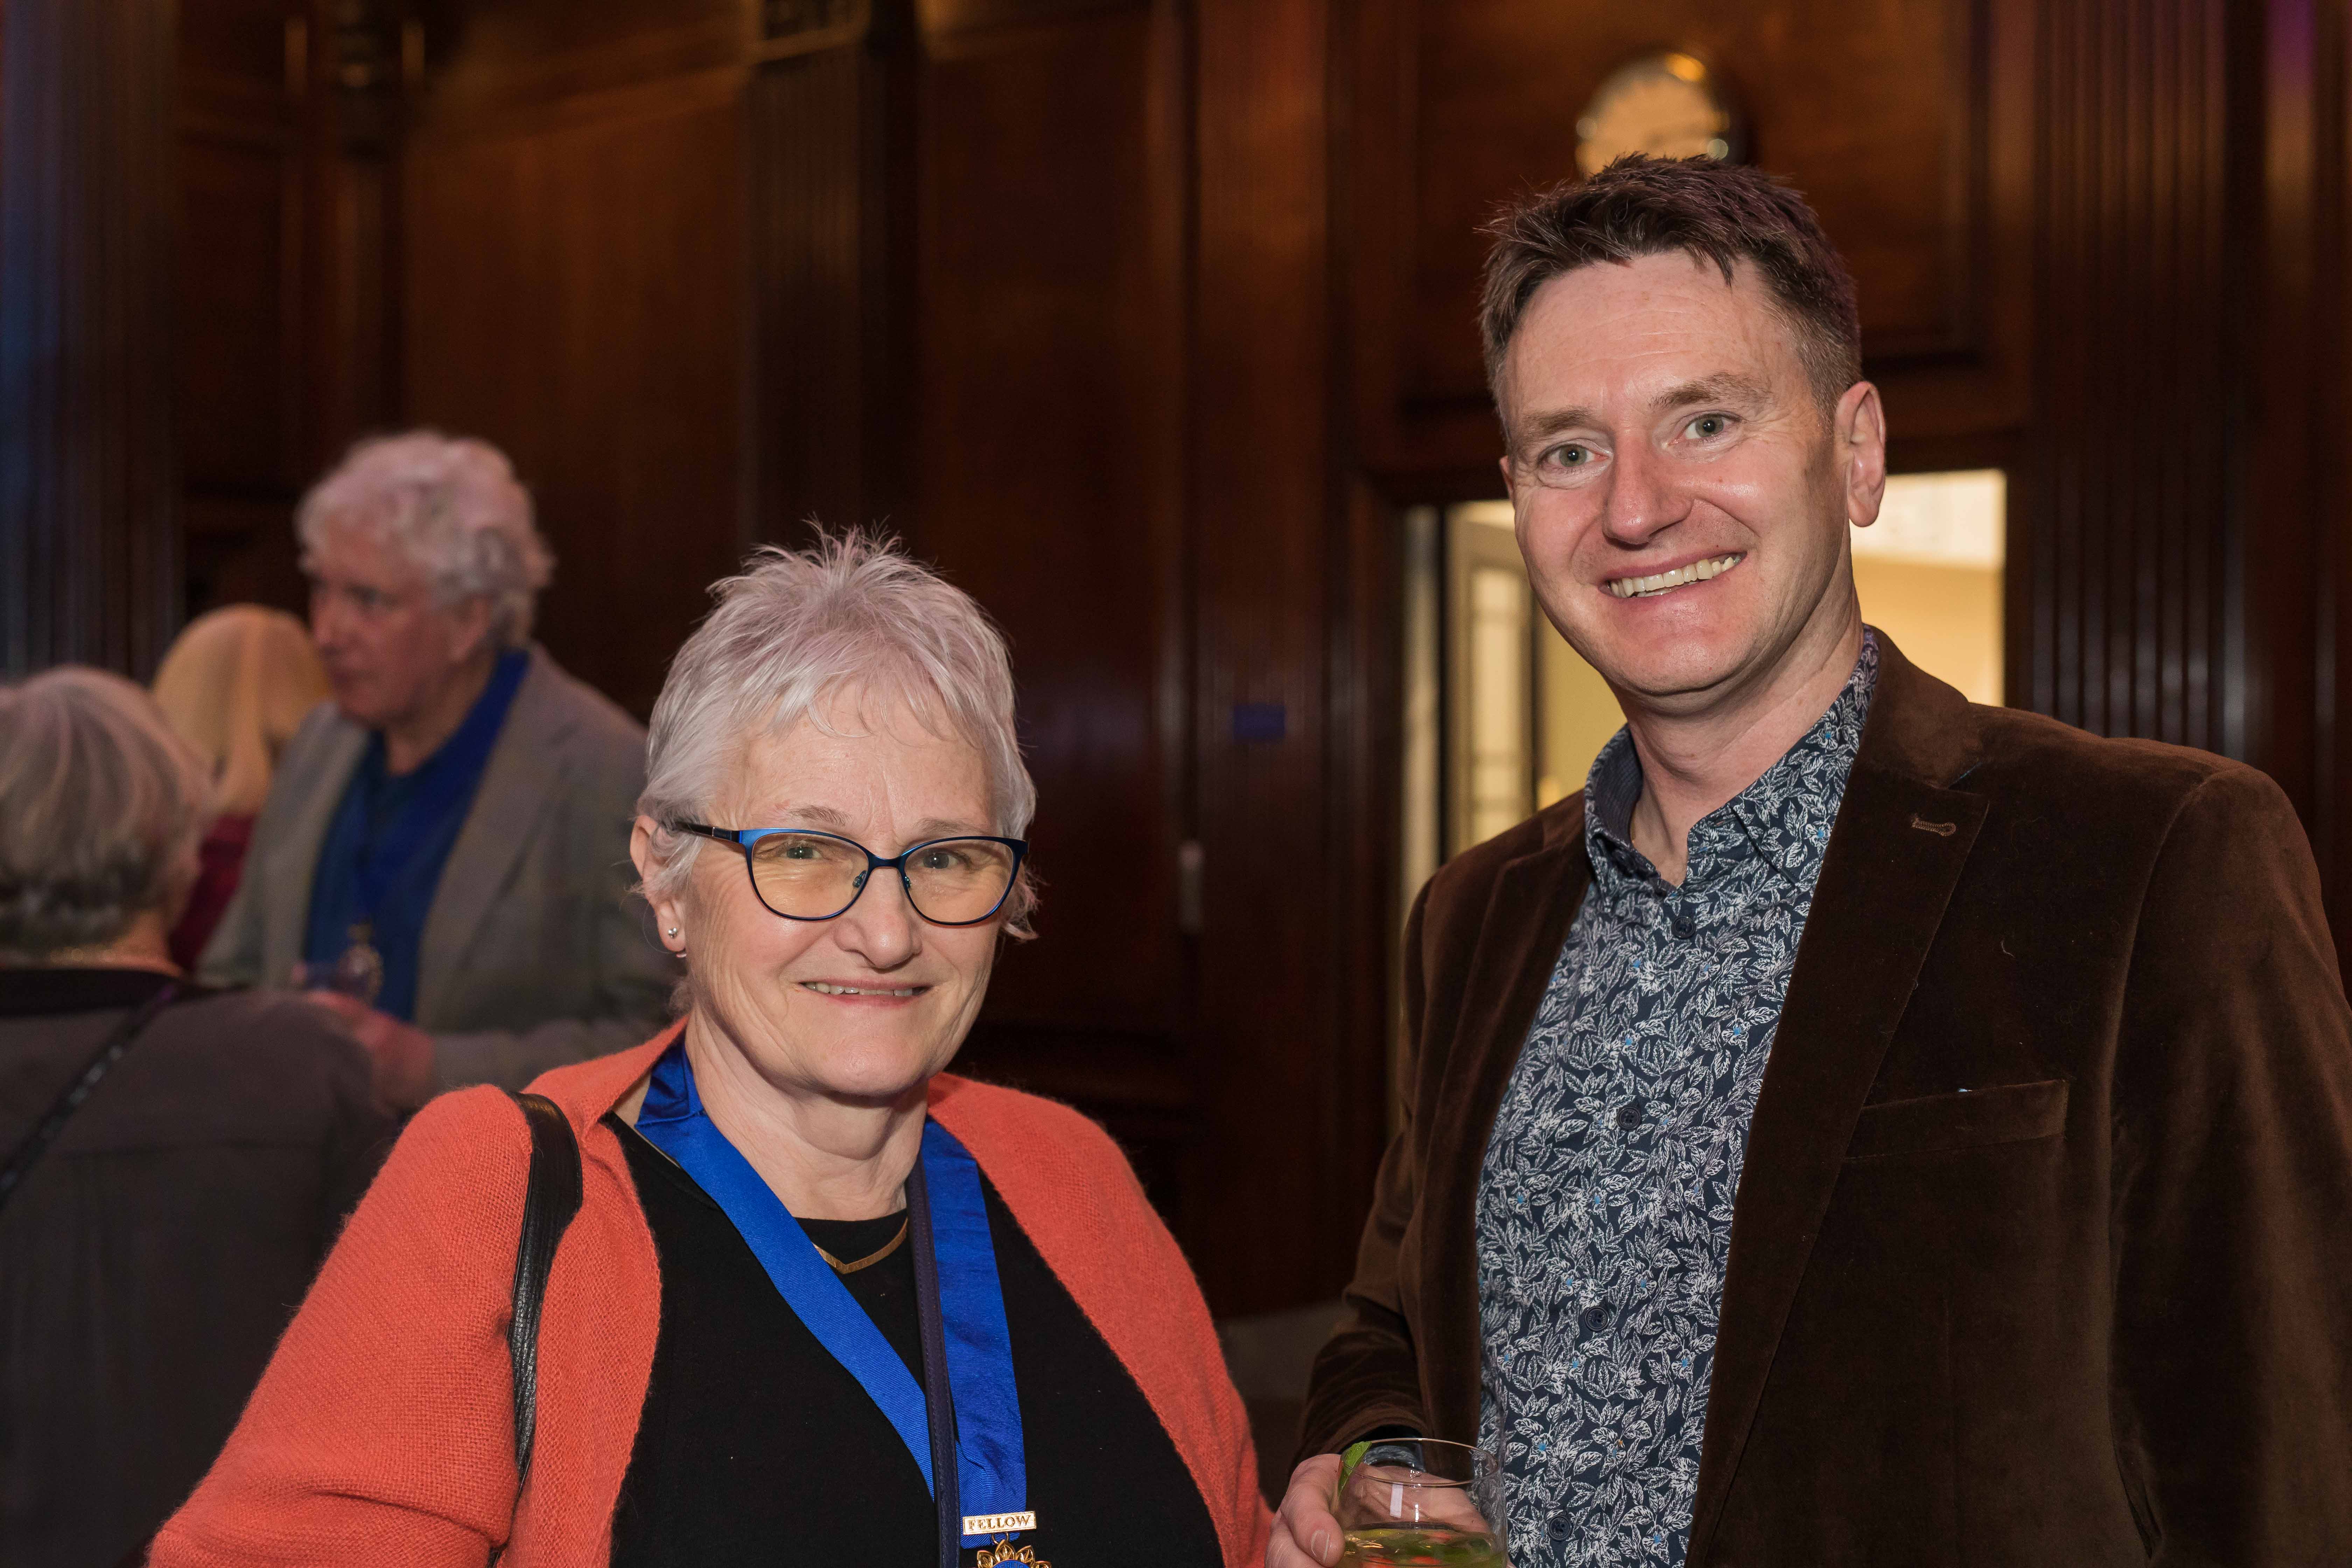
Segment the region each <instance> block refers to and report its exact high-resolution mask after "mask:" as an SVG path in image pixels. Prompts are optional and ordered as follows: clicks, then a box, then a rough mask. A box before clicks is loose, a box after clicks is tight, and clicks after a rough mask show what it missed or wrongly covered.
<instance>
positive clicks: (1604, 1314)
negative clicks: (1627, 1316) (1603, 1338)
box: [1576, 1301, 1609, 1334]
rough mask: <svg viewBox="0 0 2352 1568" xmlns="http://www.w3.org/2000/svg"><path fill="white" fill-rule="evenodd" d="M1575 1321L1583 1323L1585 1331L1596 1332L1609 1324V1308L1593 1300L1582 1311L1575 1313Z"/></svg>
mask: <svg viewBox="0 0 2352 1568" xmlns="http://www.w3.org/2000/svg"><path fill="white" fill-rule="evenodd" d="M1576 1321H1578V1322H1580V1323H1581V1324H1583V1325H1584V1331H1585V1332H1586V1333H1588V1334H1597V1333H1599V1332H1600V1331H1601V1330H1603V1329H1605V1328H1607V1327H1608V1326H1609V1309H1608V1308H1607V1307H1606V1306H1604V1305H1602V1304H1601V1302H1599V1301H1595V1302H1593V1303H1592V1305H1591V1306H1590V1307H1587V1308H1585V1309H1584V1310H1583V1311H1581V1312H1579V1313H1578V1314H1577V1315H1576Z"/></svg>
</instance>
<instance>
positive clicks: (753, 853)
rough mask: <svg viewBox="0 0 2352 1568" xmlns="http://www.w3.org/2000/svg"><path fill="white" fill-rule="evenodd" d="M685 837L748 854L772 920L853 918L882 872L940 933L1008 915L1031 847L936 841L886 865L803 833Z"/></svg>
mask: <svg viewBox="0 0 2352 1568" xmlns="http://www.w3.org/2000/svg"><path fill="white" fill-rule="evenodd" d="M676 826H677V830H678V831H679V832H681V833H693V834H698V835H699V836H701V837H704V838H713V839H717V840H718V841H719V843H721V844H732V845H734V846H735V847H737V848H738V849H740V850H741V851H742V852H743V867H744V869H745V870H747V871H749V872H750V873H751V891H752V892H753V893H754V894H755V895H757V896H758V898H759V900H760V902H761V904H763V905H765V906H766V907H767V909H768V911H769V912H770V913H771V914H778V915H782V917H783V918H784V919H786V920H788V921H829V920H832V919H834V918H835V916H837V915H844V914H847V913H848V912H849V906H850V905H852V904H854V903H856V901H857V896H858V895H859V894H860V893H863V892H864V891H865V890H866V879H867V878H869V877H871V876H873V874H874V873H875V872H877V871H896V872H897V873H898V885H899V886H900V887H901V888H904V889H906V890H907V902H908V904H910V905H912V906H913V907H914V910H915V912H916V913H917V914H919V915H920V916H922V917H923V919H925V920H927V921H929V922H930V923H931V924H933V925H937V926H976V925H979V924H981V923H982V921H987V920H989V919H991V918H992V917H993V916H994V915H995V913H996V911H997V910H1000V909H1002V908H1003V907H1004V900H1005V899H1006V898H1007V897H1009V896H1010V895H1011V894H1012V892H1013V879H1015V878H1016V877H1018V876H1020V875H1021V862H1022V861H1023V860H1024V859H1025V858H1027V857H1028V854H1029V842H1028V840H1026V839H1024V838H988V837H977V836H971V837H955V838H932V839H928V840H926V841H924V842H923V843H920V844H916V845H911V846H909V847H908V848H907V849H906V850H904V851H903V852H901V853H900V854H898V855H894V856H892V857H890V858H887V859H885V858H883V857H881V856H879V855H877V854H876V853H874V851H872V850H871V849H868V848H867V847H866V846H865V845H863V844H860V843H859V842H857V840H856V839H855V838H845V837H842V836H841V835H840V834H838V833H812V832H810V831H808V830H807V829H805V828H799V827H713V826H709V824H708V823H701V822H681V823H677V825H676Z"/></svg>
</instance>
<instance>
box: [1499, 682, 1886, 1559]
mask: <svg viewBox="0 0 2352 1568" xmlns="http://www.w3.org/2000/svg"><path fill="white" fill-rule="evenodd" d="M1877 674H1878V647H1877V642H1876V639H1875V637H1869V636H1866V637H1864V645H1863V652H1862V658H1860V660H1859V661H1857V663H1856V664H1855V666H1854V670H1853V678H1852V679H1849V680H1848V681H1847V682H1846V685H1845V689H1843V691H1842V692H1840V693H1839V695H1838V698H1837V700H1836V701H1835V702H1833V703H1832V704H1831V705H1830V709H1829V711H1828V712H1827V713H1825V714H1823V715H1822V721H1821V722H1820V723H1818V724H1816V725H1814V726H1813V728H1812V729H1811V731H1808V732H1807V733H1806V735H1805V737H1804V738H1803V739H1802V740H1801V741H1799V742H1797V744H1796V745H1795V746H1793V747H1792V748H1790V751H1789V753H1788V754H1787V755H1786V756H1784V757H1782V758H1781V759H1780V761H1779V762H1778V763H1774V764H1773V765H1772V767H1771V768H1770V769H1769V771H1767V772H1766V773H1765V774H1764V775H1763V776H1762V777H1761V778H1759V779H1758V780H1757V781H1756V782H1755V783H1754V784H1750V785H1748V788H1747V789H1745V790H1743V791H1741V792H1740V793H1739V795H1737V796H1735V797H1734V798H1733V799H1732V800H1730V801H1729V802H1727V804H1725V805H1722V806H1721V807H1719V808H1717V810H1715V811H1713V812H1710V813H1709V814H1708V815H1707V816H1705V817H1703V818H1701V819H1700V820H1699V822H1698V823H1697V825H1696V826H1694V827H1692V829H1691V831H1690V838H1689V845H1688V847H1689V867H1688V870H1687V872H1686V873H1685V877H1684V879H1683V883H1682V885H1681V886H1680V887H1675V886H1672V885H1670V884H1668V883H1667V882H1666V881H1664V879H1661V878H1660V877H1659V875H1658V873H1657V870H1656V868H1654V867H1653V866H1652V865H1651V863H1650V862H1649V860H1648V859H1647V858H1644V857H1643V855H1642V854H1641V852H1640V851H1638V850H1636V849H1635V848H1634V847H1633V838H1632V833H1631V824H1632V820H1633V804H1634V802H1635V801H1636V800H1638V799H1639V798H1640V796H1641V793H1642V764H1641V762H1640V760H1639V759H1638V758H1637V757H1636V756H1635V754H1634V752H1633V742H1632V739H1631V737H1630V736H1629V735H1628V734H1627V733H1626V732H1625V731H1622V730H1621V731H1618V733H1617V736H1616V738H1615V739H1614V740H1612V741H1611V742H1609V744H1608V745H1607V746H1606V747H1604V748H1603V749H1602V751H1601V755H1600V757H1599V758H1598V759H1597V760H1596V761H1595V762H1594V763H1593V764H1592V773H1591V777H1590V778H1589V779H1588V780H1587V781H1586V784H1585V795H1584V832H1585V847H1586V849H1587V851H1588V852H1589V853H1590V854H1591V858H1592V871H1593V877H1592V886H1591V891H1589V892H1588V893H1587V894H1586V895H1585V898H1584V903H1583V906H1582V908H1580V910H1578V911H1577V916H1576V921H1575V923H1574V924H1573V925H1572V926H1570V929H1569V933H1568V940H1567V942H1564V943H1563V944H1562V945H1561V948H1560V954H1559V963H1558V964H1557V965H1556V966H1555V967H1554V968H1553V970H1552V975H1551V980H1550V982H1549V984H1548V986H1547V987H1546V989H1545V992H1544V997H1543V1001H1542V1003H1541V1005H1539V1006H1538V1008H1537V1010H1536V1019H1535V1023H1534V1025H1533V1026H1532V1027H1530V1028H1529V1030H1528V1039H1527V1044H1526V1046H1525V1047H1523V1048H1522V1049H1521V1051H1520V1053H1519V1059H1518V1063H1517V1066H1516V1067H1515V1068H1513V1069H1512V1073H1511V1080H1510V1084H1509V1086H1508V1088H1507V1089H1506V1090H1505V1092H1504V1096H1503V1101H1502V1105H1501V1107H1500V1109H1499V1110H1498V1111H1497V1113H1496V1119H1495V1130H1494V1134H1493V1136H1492V1137H1491V1138H1490V1139H1489V1140H1488V1141H1487V1144H1486V1160H1485V1163H1484V1165H1483V1166H1482V1168H1481V1170H1480V1173H1479V1184H1478V1200H1477V1202H1478V1208H1477V1215H1478V1309H1479V1320H1480V1327H1481V1330H1482V1331H1483V1333H1484V1336H1485V1342H1486V1352H1487V1359H1488V1378H1489V1382H1488V1392H1487V1396H1486V1409H1485V1413H1484V1416H1483V1423H1484V1426H1485V1431H1484V1433H1483V1434H1482V1436H1483V1437H1484V1439H1485V1440H1487V1441H1494V1440H1496V1438H1497V1436H1501V1437H1502V1438H1503V1440H1504V1444H1505V1452H1506V1459H1505V1468H1506V1471H1507V1476H1508V1479H1509V1497H1510V1503H1509V1524H1510V1557H1511V1561H1512V1563H1514V1564H1516V1565H1517V1568H1570V1565H1574V1568H1621V1565H1633V1564H1641V1565H1643V1568H1648V1565H1653V1564H1655V1565H1662V1568H1676V1565H1679V1564H1680V1563H1682V1562H1683V1559H1684V1554H1685V1552H1686V1551H1687V1549H1688V1546H1689V1540H1690V1525H1691V1503H1692V1497H1693V1492H1694V1489H1695V1488H1696V1483H1697V1480H1698V1456H1699V1435H1700V1432H1701V1431H1702V1430H1703V1428H1704V1426H1705V1424H1706V1387H1707V1376H1708V1373H1709V1370H1710V1367H1711V1364H1712V1362H1713V1359H1714V1351H1715V1334H1716V1325H1717V1321H1718V1320H1719V1318H1720V1317H1721V1314H1722V1308H1723V1269H1724V1264H1725V1261H1726V1258H1727V1255H1728V1253H1729V1250H1730V1242H1731V1205H1732V1198H1733V1195H1734V1194H1736V1193H1737V1191H1738V1186H1739V1168H1740V1161H1741V1157H1742V1156H1743V1155H1744V1154H1745V1153H1746V1152H1747V1146H1748V1122H1749V1121H1750V1119H1751V1118H1752V1117H1753V1115H1754V1114H1755V1110H1756V1094H1757V1090H1758V1089H1759V1087H1761V1085H1762V1082H1763V1079H1764V1061H1765V1057H1766V1055H1767V1053H1768V1052H1769V1050H1770V1049H1771V1046H1772V1034H1773V1031H1774V1029H1775V1028H1776V1027H1778V1026H1779V1024H1780V1005H1781V1002H1782V1000H1783V998H1785V997H1786V996H1787V994H1788V991H1789V975H1790V971H1791V970H1792V969H1793V968H1794V967H1795V965H1796V957H1797V942H1798V939H1799V938H1800V937H1801V936H1802V935H1803V934H1804V929H1805V915H1806V912H1807V910H1810V909H1811V905H1812V900H1813V886H1814V884H1815V882H1816V881H1818V880H1819V879H1820V877H1821V869H1822V857H1823V855H1824V853H1825V852H1826V850H1827V848H1828V846H1829V837H1830V828H1831V826H1832V824H1833V823H1834V822H1835V821H1836V820H1837V813H1838V805H1839V803H1840V802H1841V801H1843V799H1844V798H1845V786H1846V779H1847V776H1848V774H1849V773H1851V772H1852V770H1853V758H1854V752H1855V750H1856V748H1857V747H1858V746H1859V744H1860V743H1861V740H1862V725H1863V720H1864V715H1865V714H1866V713H1867V711H1868V710H1869V706H1870V694H1871V689H1872V687H1873V686H1874V683H1875V681H1876V679H1877ZM1505 1427H1507V1432H1506V1431H1503V1430H1502V1429H1503V1428H1505Z"/></svg>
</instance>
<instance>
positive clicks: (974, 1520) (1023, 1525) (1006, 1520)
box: [963, 1513, 1037, 1535]
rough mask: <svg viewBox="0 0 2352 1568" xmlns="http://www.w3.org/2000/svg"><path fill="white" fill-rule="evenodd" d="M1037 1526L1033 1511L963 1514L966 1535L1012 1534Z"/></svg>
mask: <svg viewBox="0 0 2352 1568" xmlns="http://www.w3.org/2000/svg"><path fill="white" fill-rule="evenodd" d="M1036 1528H1037V1516H1036V1515H1035V1514H1034V1513H968V1514H965V1515H964V1516H963V1532H964V1533H965V1534H966V1535H1012V1534H1015V1533H1017V1532H1019V1531H1024V1530H1034V1529H1036Z"/></svg>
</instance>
